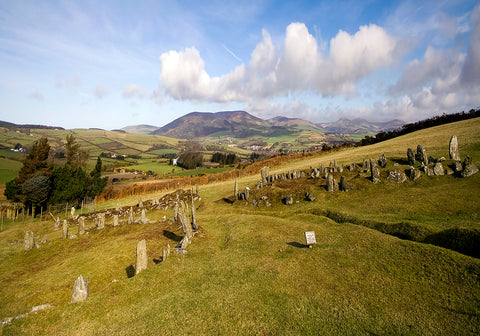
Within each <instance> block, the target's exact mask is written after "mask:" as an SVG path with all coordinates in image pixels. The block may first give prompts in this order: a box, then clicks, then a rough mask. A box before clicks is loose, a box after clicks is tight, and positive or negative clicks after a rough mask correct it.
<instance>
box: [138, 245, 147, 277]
mask: <svg viewBox="0 0 480 336" xmlns="http://www.w3.org/2000/svg"><path fill="white" fill-rule="evenodd" d="M147 261H148V259H147V243H146V242H145V239H143V240H141V241H139V242H138V244H137V257H136V260H135V275H137V274H138V273H140V272H141V271H143V270H144V269H147Z"/></svg>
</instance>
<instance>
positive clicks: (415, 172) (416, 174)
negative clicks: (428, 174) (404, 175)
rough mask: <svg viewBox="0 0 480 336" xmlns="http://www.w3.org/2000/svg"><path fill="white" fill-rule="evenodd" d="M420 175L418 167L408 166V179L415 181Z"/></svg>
mask: <svg viewBox="0 0 480 336" xmlns="http://www.w3.org/2000/svg"><path fill="white" fill-rule="evenodd" d="M420 176H422V173H421V172H420V171H419V170H418V169H415V168H413V167H410V170H409V171H408V177H409V178H410V180H412V181H415V180H417V179H419V178H420Z"/></svg>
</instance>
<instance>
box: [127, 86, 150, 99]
mask: <svg viewBox="0 0 480 336" xmlns="http://www.w3.org/2000/svg"><path fill="white" fill-rule="evenodd" d="M146 95H147V90H146V89H144V88H142V87H140V86H138V85H136V84H131V85H129V86H127V87H126V88H125V89H123V97H124V98H135V97H137V98H144V97H145V96H146Z"/></svg>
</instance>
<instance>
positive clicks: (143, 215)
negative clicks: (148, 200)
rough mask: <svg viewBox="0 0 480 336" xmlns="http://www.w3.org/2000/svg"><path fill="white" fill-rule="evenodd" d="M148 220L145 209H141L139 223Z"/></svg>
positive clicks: (145, 222)
mask: <svg viewBox="0 0 480 336" xmlns="http://www.w3.org/2000/svg"><path fill="white" fill-rule="evenodd" d="M148 222H149V220H148V218H147V215H146V212H145V209H142V214H141V217H140V224H147V223H148Z"/></svg>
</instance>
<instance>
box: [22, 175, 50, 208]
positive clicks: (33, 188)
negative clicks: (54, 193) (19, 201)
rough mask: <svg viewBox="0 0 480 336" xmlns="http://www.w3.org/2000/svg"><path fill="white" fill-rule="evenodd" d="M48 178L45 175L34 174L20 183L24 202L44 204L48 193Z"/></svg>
mask: <svg viewBox="0 0 480 336" xmlns="http://www.w3.org/2000/svg"><path fill="white" fill-rule="evenodd" d="M50 189H51V184H50V178H49V177H48V176H45V175H36V176H34V177H32V178H30V179H28V180H26V181H25V182H24V183H23V185H22V194H23V195H24V196H25V200H24V204H25V205H26V206H27V207H29V206H30V205H33V206H34V207H35V206H44V205H45V204H46V203H47V200H48V196H49V194H50Z"/></svg>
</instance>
